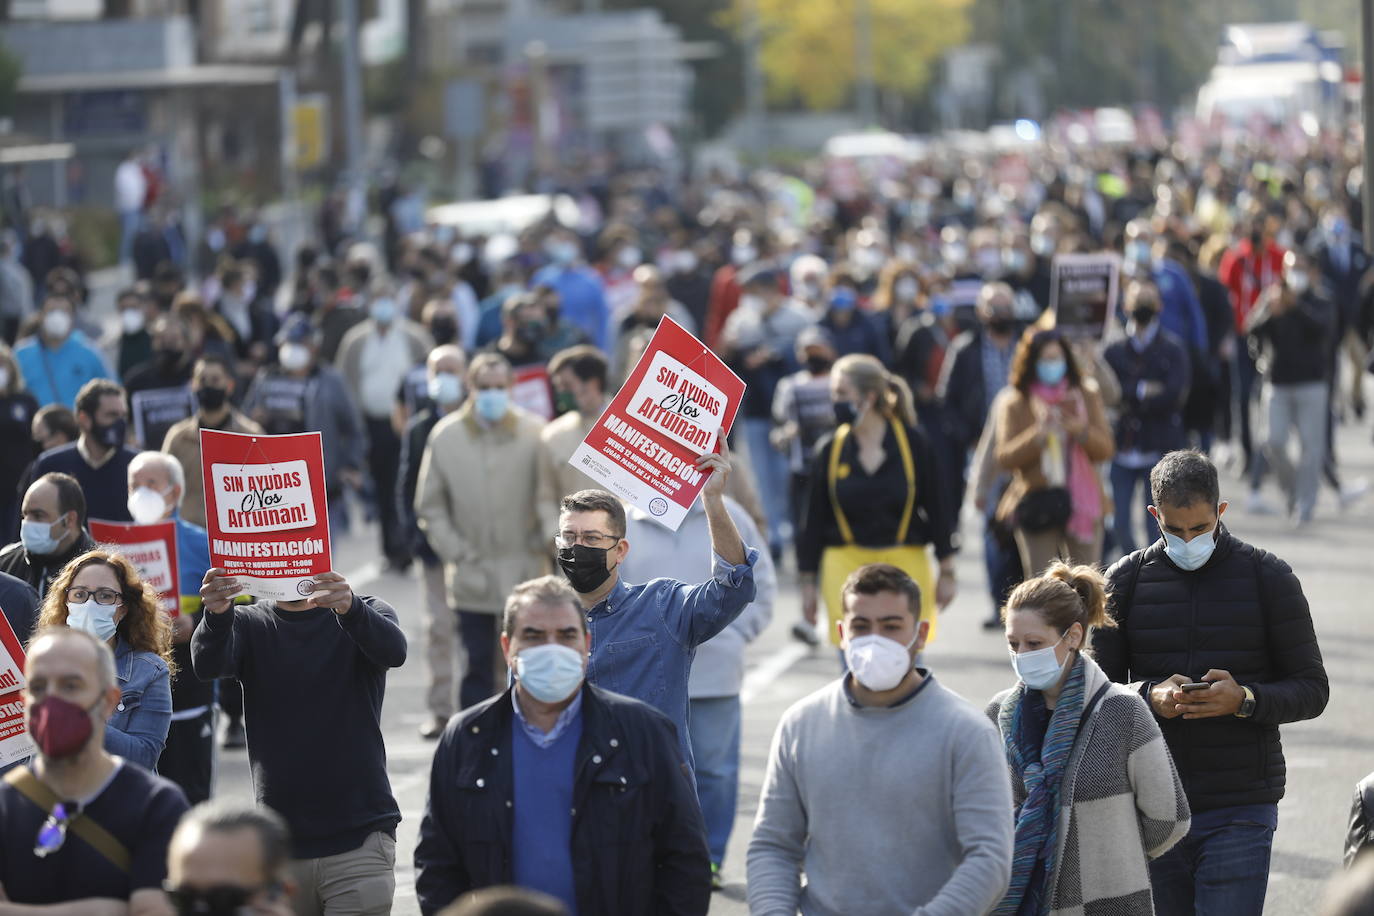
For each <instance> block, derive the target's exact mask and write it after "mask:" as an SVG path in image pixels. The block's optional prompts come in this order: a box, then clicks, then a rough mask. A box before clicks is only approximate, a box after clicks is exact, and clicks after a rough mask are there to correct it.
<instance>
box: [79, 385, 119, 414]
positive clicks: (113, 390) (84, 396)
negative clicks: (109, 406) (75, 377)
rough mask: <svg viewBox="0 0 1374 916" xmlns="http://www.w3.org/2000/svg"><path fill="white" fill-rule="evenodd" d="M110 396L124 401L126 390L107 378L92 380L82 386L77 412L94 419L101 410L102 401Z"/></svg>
mask: <svg viewBox="0 0 1374 916" xmlns="http://www.w3.org/2000/svg"><path fill="white" fill-rule="evenodd" d="M109 395H114V396H115V397H117V398H120V399H121V400H122V399H123V398H124V388H123V387H122V386H120V385H119V384H118V383H116V382H112V381H110V380H109V379H107V378H93V379H91V380H90V381H89V382H87V383H86V384H84V385H82V386H81V390H80V391H78V392H77V393H76V412H77V413H84V414H85V415H86V416H88V417H94V416H95V413H96V411H97V410H99V409H100V402H101V400H102V399H103V398H105V397H107V396H109Z"/></svg>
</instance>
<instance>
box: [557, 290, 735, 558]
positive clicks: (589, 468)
mask: <svg viewBox="0 0 1374 916" xmlns="http://www.w3.org/2000/svg"><path fill="white" fill-rule="evenodd" d="M743 397H744V382H743V380H741V379H740V377H739V376H737V375H735V373H733V372H731V371H730V368H729V367H728V366H726V365H725V363H723V362H721V360H720V357H718V356H716V355H715V354H714V353H712V352H711V351H710V350H708V349H707V348H706V345H705V344H703V343H702V342H701V341H699V340H697V339H696V338H695V337H693V336H692V335H691V334H689V333H687V331H686V330H684V329H683V328H682V326H681V325H679V324H677V323H676V322H675V321H673V320H672V319H671V318H667V317H665V318H664V319H663V320H662V321H660V322H659V325H658V329H657V330H656V331H654V336H653V338H652V339H651V340H650V341H649V348H648V349H647V350H645V351H644V355H643V356H642V357H640V359H639V362H638V363H636V364H635V367H634V371H632V372H631V373H630V377H629V378H628V379H626V380H625V385H624V387H622V388H621V389H620V391H619V392H617V393H616V396H615V397H614V398H612V399H611V403H610V406H609V407H607V408H606V410H605V412H603V413H602V414H601V417H600V419H598V420H597V421H596V425H595V426H593V427H592V429H591V432H589V433H587V437H586V438H585V439H584V440H583V441H582V444H581V445H579V446H578V447H577V451H575V452H573V456H572V458H570V459H569V461H568V463H569V464H571V465H572V466H573V467H575V468H577V469H578V470H580V471H582V473H584V474H586V475H587V476H588V477H590V478H592V480H594V481H596V483H597V484H598V485H600V486H602V487H605V488H606V489H607V490H609V491H610V492H612V493H614V494H616V495H617V496H619V497H621V498H623V499H625V500H627V501H628V502H629V503H630V504H631V505H633V506H635V507H637V508H639V509H640V510H642V511H643V512H645V513H646V514H648V516H649V517H650V518H652V519H654V520H655V521H657V522H658V523H659V524H661V525H663V526H665V527H667V528H669V529H671V530H673V531H676V530H677V529H678V526H679V525H681V524H682V520H683V518H685V517H686V515H687V510H688V509H689V508H691V505H692V503H693V502H695V501H696V498H697V496H698V495H699V494H700V493H701V490H702V487H704V486H705V485H706V477H707V475H706V474H703V473H702V472H700V471H698V470H697V467H696V459H697V458H698V457H700V456H701V455H704V454H706V453H708V452H713V451H716V450H717V447H716V438H717V433H718V431H719V430H720V429H721V428H724V429H725V431H726V432H729V430H730V426H731V424H733V423H734V421H735V413H736V412H737V411H738V410H739V405H740V400H741V399H742V398H743Z"/></svg>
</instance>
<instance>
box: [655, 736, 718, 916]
mask: <svg viewBox="0 0 1374 916" xmlns="http://www.w3.org/2000/svg"><path fill="white" fill-rule="evenodd" d="M652 727H653V728H654V730H655V731H656V732H658V734H657V735H656V736H655V740H654V741H653V742H652V746H653V754H654V758H653V759H654V782H656V783H658V784H659V785H660V786H662V792H661V794H660V796H659V810H658V817H657V820H656V822H655V823H654V829H653V841H654V894H653V901H654V905H653V912H654V913H656V914H657V913H661V914H664V916H699V914H702V913H705V912H706V910H707V909H708V908H709V907H710V905H711V854H710V852H709V851H708V850H707V848H706V824H705V822H704V821H703V820H702V816H701V804H700V803H699V802H698V801H697V793H696V788H695V786H694V784H693V782H692V777H691V776H690V775H689V773H688V770H687V765H686V764H684V763H683V762H682V761H681V760H680V759H679V758H678V752H677V749H678V740H677V735H676V733H675V731H674V729H673V727H672V725H671V724H669V723H667V722H659V721H655V722H654V723H653V726H652Z"/></svg>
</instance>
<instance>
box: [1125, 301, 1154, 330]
mask: <svg viewBox="0 0 1374 916" xmlns="http://www.w3.org/2000/svg"><path fill="white" fill-rule="evenodd" d="M1158 314H1159V312H1157V311H1156V310H1155V308H1154V306H1150V305H1137V306H1136V307H1135V308H1133V309H1131V320H1132V321H1134V322H1135V323H1136V324H1137V325H1139V326H1140V327H1142V328H1143V327H1145V326H1146V325H1147V324H1149V323H1150V322H1152V321H1154V320H1155V316H1156V315H1158Z"/></svg>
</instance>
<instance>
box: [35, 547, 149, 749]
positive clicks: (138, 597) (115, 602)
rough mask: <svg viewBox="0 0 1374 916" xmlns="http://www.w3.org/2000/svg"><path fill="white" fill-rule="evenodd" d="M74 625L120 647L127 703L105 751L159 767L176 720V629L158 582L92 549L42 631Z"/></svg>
mask: <svg viewBox="0 0 1374 916" xmlns="http://www.w3.org/2000/svg"><path fill="white" fill-rule="evenodd" d="M50 626H68V627H73V628H75V629H80V630H85V631H86V632H88V633H92V634H94V635H95V636H96V638H97V639H104V640H107V641H108V642H109V644H110V648H112V649H114V654H115V669H116V675H117V677H118V680H119V690H120V698H119V705H117V706H116V707H115V712H114V715H113V716H111V717H110V720H109V722H108V724H107V725H106V726H105V750H107V751H109V752H110V753H111V754H117V755H119V756H120V757H123V758H124V759H125V760H129V761H132V762H134V763H137V764H139V765H140V766H143V767H145V768H147V769H149V770H155V769H156V767H157V759H158V757H159V756H160V755H161V754H162V747H163V745H164V744H165V743H166V742H167V729H168V727H169V726H170V725H171V722H172V686H171V675H172V669H173V662H172V627H171V622H170V621H169V620H168V618H167V615H166V614H165V613H163V611H162V602H161V600H160V599H159V598H158V596H157V593H156V592H154V591H153V589H152V586H150V585H148V584H147V583H146V582H144V581H143V579H142V578H141V577H140V576H139V574H138V570H136V569H135V568H134V567H133V564H131V563H130V562H129V561H128V560H126V559H124V557H122V556H120V555H119V554H117V553H113V552H111V551H108V550H92V551H88V552H87V553H84V554H82V555H81V556H79V557H77V558H76V559H75V560H72V561H71V562H70V563H68V564H67V566H66V568H65V569H63V570H62V572H61V573H60V574H59V575H58V577H57V580H56V581H55V582H53V585H52V588H51V589H49V590H48V596H47V599H46V600H45V601H44V603H43V610H42V613H41V614H40V615H39V618H38V627H37V630H41V629H42V628H43V627H50Z"/></svg>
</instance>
